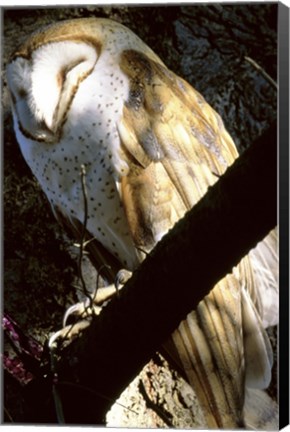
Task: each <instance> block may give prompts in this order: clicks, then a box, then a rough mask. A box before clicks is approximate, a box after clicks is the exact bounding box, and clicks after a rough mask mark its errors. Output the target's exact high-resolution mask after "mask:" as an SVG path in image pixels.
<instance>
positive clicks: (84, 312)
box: [63, 299, 102, 327]
mask: <svg viewBox="0 0 290 432" xmlns="http://www.w3.org/2000/svg"><path fill="white" fill-rule="evenodd" d="M101 309H102V308H101V307H99V306H97V305H91V304H90V302H89V299H87V300H85V301H84V302H81V303H76V304H74V305H72V306H70V307H69V308H68V309H67V311H66V312H65V314H64V317H63V326H64V327H65V326H67V325H68V324H69V323H68V320H69V319H70V318H72V317H76V318H82V319H86V318H88V317H90V316H92V315H99V313H100V312H101Z"/></svg>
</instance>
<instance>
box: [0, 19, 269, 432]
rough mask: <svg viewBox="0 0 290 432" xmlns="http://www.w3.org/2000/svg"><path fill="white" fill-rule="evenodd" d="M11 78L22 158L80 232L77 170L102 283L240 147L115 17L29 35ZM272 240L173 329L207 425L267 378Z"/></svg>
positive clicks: (229, 415) (236, 421)
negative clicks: (101, 268) (103, 271)
mask: <svg viewBox="0 0 290 432" xmlns="http://www.w3.org/2000/svg"><path fill="white" fill-rule="evenodd" d="M7 79H8V85H9V89H10V93H11V101H12V111H13V118H14V129H15V133H16V137H17V140H18V142H19V145H20V148H21V151H22V154H23V156H24V158H25V160H26V162H27V163H28V165H29V166H30V168H31V170H32V172H33V174H34V175H35V177H36V178H37V180H38V182H39V183H40V185H41V187H42V189H43V191H44V192H45V194H46V196H47V198H48V200H49V202H50V204H51V206H52V209H53V211H54V213H55V215H56V217H57V218H59V219H60V220H61V221H65V223H66V225H67V226H70V228H71V229H72V231H73V232H74V233H75V234H79V233H80V231H81V227H82V224H83V222H84V218H85V215H84V209H85V205H84V194H83V190H82V184H81V176H80V171H81V168H82V167H83V168H84V169H85V181H86V187H87V219H86V230H87V234H88V238H91V239H94V240H93V241H91V242H90V248H91V249H90V250H91V256H92V260H93V261H94V263H95V265H96V266H100V265H101V264H103V263H109V264H110V265H111V269H113V270H112V273H110V274H109V273H107V274H106V275H105V276H106V277H107V279H108V280H109V278H110V277H113V276H114V274H115V272H116V271H117V270H118V269H120V268H125V269H128V270H130V271H133V270H134V269H136V267H137V266H138V265H139V263H140V262H141V261H142V260H143V259H144V256H145V254H147V253H149V252H150V251H151V250H152V248H153V247H154V246H155V245H156V243H157V242H158V241H159V240H160V239H161V238H162V237H163V235H164V234H165V233H166V232H167V231H168V230H169V229H170V228H171V227H172V226H173V225H174V223H175V222H176V221H177V220H179V219H180V218H181V217H182V216H183V215H184V213H185V212H186V211H187V210H189V209H190V208H191V207H193V206H194V205H195V203H196V202H197V201H198V200H199V199H200V198H201V197H202V196H203V195H204V194H205V193H206V191H207V188H208V187H209V186H210V185H212V184H213V183H214V182H215V181H216V180H217V178H218V177H219V176H221V175H222V174H223V173H224V172H225V170H226V169H227V167H228V166H229V165H231V164H232V163H233V161H234V160H235V159H236V158H237V157H238V153H237V150H236V147H235V145H234V143H233V141H232V139H231V137H230V136H229V134H228V133H227V131H226V130H225V128H224V125H223V122H222V120H221V118H220V116H219V115H218V114H217V113H216V112H215V111H214V110H213V109H212V108H211V107H210V106H209V105H208V104H207V103H206V101H205V100H204V98H203V97H202V96H201V95H200V94H199V93H198V92H197V91H195V90H194V89H193V88H192V87H191V86H190V85H189V84H188V83H187V82H186V81H184V80H183V79H182V78H180V77H178V76H176V75H175V74H174V73H173V72H171V71H170V70H168V69H167V67H166V66H165V64H164V63H163V62H162V61H161V59H160V58H159V57H158V56H157V55H156V54H155V53H154V52H153V51H152V50H151V49H150V48H149V47H148V46H146V45H145V44H144V43H143V42H142V41H141V40H140V39H139V38H138V37H137V35H135V34H134V33H132V32H131V31H130V30H129V29H128V28H126V27H124V26H123V25H121V24H119V23H116V22H113V21H111V20H108V19H98V18H86V19H76V20H72V21H62V22H58V23H56V24H53V25H51V26H48V27H46V28H44V29H41V30H39V31H37V32H36V33H34V34H33V35H32V36H31V37H30V38H28V40H27V41H26V42H24V43H23V44H22V45H21V46H20V47H19V48H18V49H17V50H16V51H15V53H14V54H13V56H12V58H11V61H10V63H9V65H8V68H7ZM276 241H277V234H276V231H273V232H271V233H270V234H269V235H268V237H267V238H266V239H265V240H264V242H263V243H262V244H261V245H259V246H258V248H257V250H256V251H253V252H252V255H250V256H248V257H245V258H244V259H243V260H242V261H241V263H240V264H239V265H238V266H237V268H235V269H234V271H233V272H232V273H231V274H228V275H227V276H226V277H225V278H224V279H223V280H221V281H220V282H219V283H218V284H217V285H216V286H215V287H213V289H212V291H211V292H210V294H209V295H208V296H207V297H206V298H205V299H204V300H203V301H201V302H200V304H199V305H198V307H197V309H196V310H195V311H192V312H191V313H190V314H189V315H188V316H187V318H186V319H185V320H184V321H183V322H182V323H180V326H179V327H178V329H176V331H175V332H174V333H173V335H172V342H173V344H171V345H172V346H174V349H175V350H176V353H177V356H178V360H179V362H180V364H181V366H182V367H183V368H184V370H185V373H186V374H187V378H188V380H189V382H190V383H191V385H192V386H193V387H194V389H195V391H196V394H197V396H198V398H199V402H200V405H201V407H202V409H203V411H204V415H205V419H206V422H207V424H206V425H205V427H208V428H235V427H241V426H243V425H244V424H245V423H244V419H245V412H244V406H245V394H246V390H247V389H248V388H258V389H263V388H266V387H267V386H268V385H269V383H270V380H271V367H272V361H273V359H272V350H271V346H270V343H269V340H268V337H267V334H266V332H265V327H267V326H268V325H273V324H276V323H277V281H276V279H275V271H276V267H275V266H276V260H277V251H276ZM105 268H106V267H105ZM265 292H267V295H266V297H267V299H266V300H267V301H265V298H264V297H265V296H264V295H263V294H264V293H265Z"/></svg>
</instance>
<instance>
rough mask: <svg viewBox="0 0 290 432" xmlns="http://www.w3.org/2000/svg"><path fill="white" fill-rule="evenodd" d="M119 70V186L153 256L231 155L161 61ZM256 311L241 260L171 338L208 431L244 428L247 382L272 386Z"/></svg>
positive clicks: (133, 55) (140, 61)
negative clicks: (123, 167)
mask: <svg viewBox="0 0 290 432" xmlns="http://www.w3.org/2000/svg"><path fill="white" fill-rule="evenodd" d="M120 65H121V69H122V70H123V72H124V73H125V74H126V75H127V76H128V78H129V82H130V93H129V97H128V100H127V101H126V102H125V104H124V109H123V117H122V119H121V120H120V122H119V124H118V130H119V134H120V138H121V142H122V148H121V152H122V155H121V157H122V158H123V159H124V160H125V161H126V162H127V164H128V166H129V171H128V174H127V175H126V176H124V177H122V178H121V179H120V183H119V185H118V190H119V192H120V196H121V199H122V202H123V205H124V209H125V212H126V216H127V220H128V223H129V226H130V229H131V234H132V236H133V239H134V242H135V245H136V247H137V248H140V249H142V250H145V251H150V250H151V249H152V248H153V247H154V245H155V244H156V242H157V241H159V240H160V239H161V238H162V236H163V235H164V234H165V233H166V232H167V231H168V229H169V228H171V227H172V226H173V224H174V223H175V222H176V221H177V220H178V219H180V218H181V217H182V216H183V215H184V213H185V212H186V211H187V210H189V209H190V208H191V207H192V206H193V205H194V204H195V203H196V202H197V201H198V200H199V199H200V198H201V197H202V196H203V195H204V194H205V193H206V191H207V188H208V187H209V186H210V185H212V184H213V183H214V182H215V181H216V180H217V179H218V177H219V176H220V175H222V174H223V173H224V171H225V170H226V168H227V167H228V166H229V165H231V164H232V162H233V161H234V159H235V158H236V157H237V151H236V148H235V145H234V143H233V142H232V140H231V138H230V136H229V135H228V133H227V132H226V130H225V128H224V126H223V123H222V121H221V119H220V117H219V116H218V114H217V113H216V112H215V111H214V110H213V109H212V108H211V107H210V106H209V105H208V104H207V103H206V102H205V100H204V99H203V98H202V96H200V95H199V94H198V92H196V91H195V90H194V89H193V88H191V87H190V86H189V85H188V84H187V83H186V82H185V81H183V80H182V79H180V78H178V77H177V76H175V75H174V74H173V73H172V72H170V71H168V70H167V69H166V68H165V67H164V66H163V65H162V64H159V63H158V62H154V61H152V60H150V59H149V58H148V57H146V56H145V55H144V54H141V53H139V52H137V51H134V50H130V51H125V52H124V53H123V54H122V57H121V62H120ZM197 288H198V287H197ZM249 293H250V294H249ZM258 309H259V296H256V293H255V288H254V285H253V279H252V270H251V266H250V263H249V260H248V259H247V258H245V259H244V260H243V261H242V262H241V264H240V265H239V266H238V268H237V269H236V272H235V273H233V274H230V275H228V276H227V277H225V278H224V279H223V280H222V281H221V282H219V283H218V284H217V285H216V286H215V287H214V289H213V290H212V292H211V293H210V294H209V295H208V296H207V297H206V298H205V299H204V300H203V301H202V302H201V303H200V304H199V305H198V307H197V310H196V311H195V312H192V313H190V314H189V315H188V317H187V319H186V320H185V321H183V322H182V323H181V324H180V326H179V328H178V329H177V330H176V331H175V333H174V334H173V337H172V338H173V345H174V346H175V348H177V352H178V356H176V352H175V353H174V354H173V357H174V358H175V359H177V361H178V360H179V362H180V363H181V365H182V367H183V369H184V371H185V373H186V375H187V378H188V380H189V382H190V383H191V384H192V385H193V387H194V388H195V390H196V392H197V395H198V398H199V400H200V401H201V404H202V407H203V408H204V411H205V413H206V418H207V421H208V425H209V427H236V426H241V425H242V418H243V416H242V410H243V403H244V390H245V386H244V382H245V377H246V376H247V377H249V380H248V381H249V382H250V383H251V385H256V386H257V387H264V386H267V385H268V383H269V379H270V378H269V377H270V375H271V359H272V351H271V347H270V345H269V342H268V338H267V335H266V334H265V331H264V328H263V326H262V323H261V320H260V317H259V313H258Z"/></svg>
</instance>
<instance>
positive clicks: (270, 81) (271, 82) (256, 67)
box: [244, 56, 278, 90]
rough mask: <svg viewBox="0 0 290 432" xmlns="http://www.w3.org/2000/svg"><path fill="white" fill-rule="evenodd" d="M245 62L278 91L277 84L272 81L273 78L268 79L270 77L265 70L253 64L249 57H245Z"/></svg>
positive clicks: (253, 61)
mask: <svg viewBox="0 0 290 432" xmlns="http://www.w3.org/2000/svg"><path fill="white" fill-rule="evenodd" d="M244 58H245V60H246V61H247V62H248V63H250V64H251V65H252V66H253V67H254V68H255V69H256V70H257V71H259V72H260V73H261V74H262V75H263V77H264V78H265V79H266V80H267V81H268V82H269V83H270V84H271V85H272V86H273V87H274V88H275V90H277V89H278V85H277V83H276V82H275V81H274V80H273V78H271V77H270V75H268V74H267V72H266V71H265V69H263V68H262V67H261V66H260V65H258V63H256V62H255V60H253V59H252V58H251V57H248V56H245V57H244Z"/></svg>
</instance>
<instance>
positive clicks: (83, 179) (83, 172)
mask: <svg viewBox="0 0 290 432" xmlns="http://www.w3.org/2000/svg"><path fill="white" fill-rule="evenodd" d="M81 184H82V193H83V199H84V221H83V224H82V232H81V239H80V246H79V247H80V251H79V259H78V272H79V278H80V281H81V285H82V289H83V292H84V294H85V295H86V297H88V298H89V299H90V303H91V304H90V306H91V307H92V302H91V296H90V294H89V292H88V290H87V287H86V282H85V280H84V277H83V272H82V260H83V255H84V245H85V235H86V229H87V223H88V194H87V187H86V168H85V165H81Z"/></svg>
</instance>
